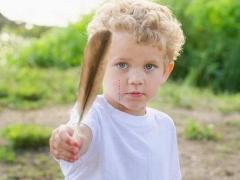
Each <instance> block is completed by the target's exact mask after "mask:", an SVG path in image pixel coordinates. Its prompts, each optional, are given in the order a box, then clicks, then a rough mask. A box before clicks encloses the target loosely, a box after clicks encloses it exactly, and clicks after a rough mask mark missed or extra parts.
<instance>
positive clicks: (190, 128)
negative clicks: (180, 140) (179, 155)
mask: <svg viewBox="0 0 240 180" xmlns="http://www.w3.org/2000/svg"><path fill="white" fill-rule="evenodd" d="M184 136H185V137H186V138H187V139H191V140H214V141H216V140H219V139H220V136H219V134H217V133H215V132H214V131H213V125H204V126H203V125H200V124H198V123H196V122H195V121H193V120H191V119H189V120H187V123H186V126H185V128H184Z"/></svg>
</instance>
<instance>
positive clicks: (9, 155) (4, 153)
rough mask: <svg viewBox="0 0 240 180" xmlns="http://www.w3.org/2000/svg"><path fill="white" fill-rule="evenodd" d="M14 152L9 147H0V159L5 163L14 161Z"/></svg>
mask: <svg viewBox="0 0 240 180" xmlns="http://www.w3.org/2000/svg"><path fill="white" fill-rule="evenodd" d="M15 158H16V154H15V152H14V151H13V149H12V148H11V147H8V146H2V147H0V161H1V162H5V163H13V162H14V161H15Z"/></svg>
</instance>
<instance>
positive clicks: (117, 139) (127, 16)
mask: <svg viewBox="0 0 240 180" xmlns="http://www.w3.org/2000/svg"><path fill="white" fill-rule="evenodd" d="M100 30H109V31H111V33H112V42H111V45H110V49H109V51H108V54H107V58H108V63H107V67H106V71H105V74H104V78H103V82H102V86H103V94H101V95H98V96H97V97H96V99H95V101H94V103H93V105H92V107H91V109H90V110H89V112H88V113H87V115H86V116H85V118H84V119H83V121H82V122H81V126H80V127H79V128H80V131H81V132H82V138H81V139H79V140H78V141H77V140H75V139H74V138H73V137H72V134H73V128H74V126H75V125H76V124H77V121H78V116H79V114H78V102H77V103H76V104H75V106H74V107H73V109H72V111H71V117H70V121H69V122H68V123H67V125H61V126H60V127H58V128H57V129H55V130H54V131H53V133H52V136H51V138H50V151H51V154H52V155H53V157H55V158H57V159H60V161H59V163H60V167H61V170H62V172H63V174H64V176H65V179H70V180H80V179H83V180H180V179H181V172H180V164H179V158H178V148H177V138H176V129H175V126H174V122H173V120H172V119H171V118H170V117H169V116H168V115H167V114H165V113H163V112H161V111H159V110H156V109H153V108H150V107H147V103H148V102H149V101H150V100H152V99H153V98H154V97H155V95H156V94H157V92H158V89H159V87H160V86H161V85H162V84H163V83H164V82H165V81H166V80H167V78H168V77H169V75H170V74H171V72H172V70H173V68H174V60H176V58H177V56H178V55H179V53H180V51H181V48H182V45H183V44H184V35H183V32H182V29H181V25H180V23H179V22H178V21H177V20H176V18H175V17H174V16H173V15H172V14H171V11H170V10H169V9H168V8H167V7H165V6H163V5H159V4H157V3H154V2H150V1H139V0H120V1H115V2H107V3H105V4H104V5H103V6H102V8H101V9H99V10H98V11H97V13H96V15H95V17H94V18H93V20H92V21H91V22H90V23H89V25H88V33H89V37H91V36H92V35H93V34H94V33H96V32H98V31H100Z"/></svg>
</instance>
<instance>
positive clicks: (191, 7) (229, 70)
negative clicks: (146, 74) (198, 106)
mask: <svg viewBox="0 0 240 180" xmlns="http://www.w3.org/2000/svg"><path fill="white" fill-rule="evenodd" d="M156 1H157V2H161V3H163V4H166V5H168V6H169V7H170V8H171V9H172V10H173V13H174V14H175V15H176V16H177V18H178V19H179V21H180V22H181V23H182V25H183V30H184V33H185V36H186V45H185V47H184V50H183V54H182V56H181V57H180V59H179V61H177V63H176V68H175V70H174V73H173V78H174V79H177V80H186V82H187V83H190V84H193V85H197V86H209V87H211V88H213V89H214V90H215V91H224V90H228V91H230V92H237V91H238V92H239V91H240V78H239V77H240V71H239V67H238V65H239V62H240V61H239V55H240V53H239V49H240V1H239V0H156Z"/></svg>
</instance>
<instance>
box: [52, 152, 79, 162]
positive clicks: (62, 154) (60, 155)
mask: <svg viewBox="0 0 240 180" xmlns="http://www.w3.org/2000/svg"><path fill="white" fill-rule="evenodd" d="M53 153H54V154H56V157H57V159H62V160H66V161H75V160H77V159H78V156H77V155H72V154H71V153H70V152H68V151H59V150H57V151H54V152H53Z"/></svg>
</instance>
